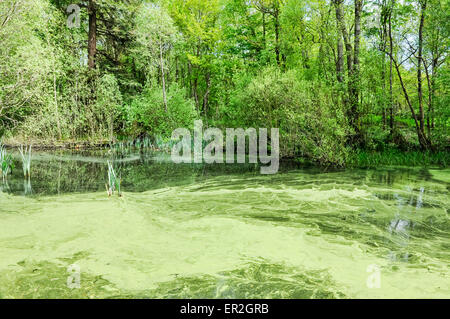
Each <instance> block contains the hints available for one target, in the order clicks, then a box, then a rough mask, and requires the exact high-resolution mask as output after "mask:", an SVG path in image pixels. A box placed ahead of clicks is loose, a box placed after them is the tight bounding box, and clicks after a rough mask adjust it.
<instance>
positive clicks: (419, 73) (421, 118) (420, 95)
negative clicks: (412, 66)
mask: <svg viewBox="0 0 450 319" xmlns="http://www.w3.org/2000/svg"><path fill="white" fill-rule="evenodd" d="M426 7H427V1H426V0H422V1H421V9H420V25H419V47H418V55H417V96H418V99H419V122H420V131H421V133H422V135H425V118H424V112H423V91H422V67H421V65H422V49H423V25H424V21H425V10H426Z"/></svg>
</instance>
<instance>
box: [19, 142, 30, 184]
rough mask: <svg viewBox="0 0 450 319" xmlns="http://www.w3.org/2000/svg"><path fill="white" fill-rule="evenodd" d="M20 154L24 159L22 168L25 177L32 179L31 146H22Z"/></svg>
mask: <svg viewBox="0 0 450 319" xmlns="http://www.w3.org/2000/svg"><path fill="white" fill-rule="evenodd" d="M19 152H20V155H21V157H22V168H23V176H24V177H25V178H26V177H30V176H31V145H30V146H25V148H24V146H23V145H20V147H19Z"/></svg>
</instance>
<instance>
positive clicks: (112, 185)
mask: <svg viewBox="0 0 450 319" xmlns="http://www.w3.org/2000/svg"><path fill="white" fill-rule="evenodd" d="M120 183H121V177H120V176H117V173H116V171H115V170H114V166H113V164H112V163H111V162H110V161H108V183H107V184H105V186H106V192H107V193H108V196H111V195H113V194H114V192H115V191H117V194H118V195H119V197H121V196H122V193H121V191H120Z"/></svg>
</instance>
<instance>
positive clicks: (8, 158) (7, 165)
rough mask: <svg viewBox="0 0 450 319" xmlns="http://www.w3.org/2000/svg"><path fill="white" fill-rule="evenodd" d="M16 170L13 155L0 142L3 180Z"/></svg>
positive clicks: (0, 168)
mask: <svg viewBox="0 0 450 319" xmlns="http://www.w3.org/2000/svg"><path fill="white" fill-rule="evenodd" d="M13 168H14V162H13V160H12V155H11V154H8V152H7V151H6V147H5V146H4V145H3V144H2V143H1V142H0V171H1V173H2V179H3V181H5V179H6V178H7V177H8V174H10V173H11V172H12V170H13Z"/></svg>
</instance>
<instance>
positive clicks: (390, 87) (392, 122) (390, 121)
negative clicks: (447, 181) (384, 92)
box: [388, 0, 394, 138]
mask: <svg viewBox="0 0 450 319" xmlns="http://www.w3.org/2000/svg"><path fill="white" fill-rule="evenodd" d="M393 6H394V0H393V1H392V7H393ZM392 7H391V8H390V9H389V18H388V19H389V20H388V21H389V56H390V57H391V59H390V60H389V102H390V112H389V113H390V114H389V115H390V117H389V129H390V134H391V138H392V137H393V135H394V96H393V91H392V55H393V50H394V45H393V41H392Z"/></svg>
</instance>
